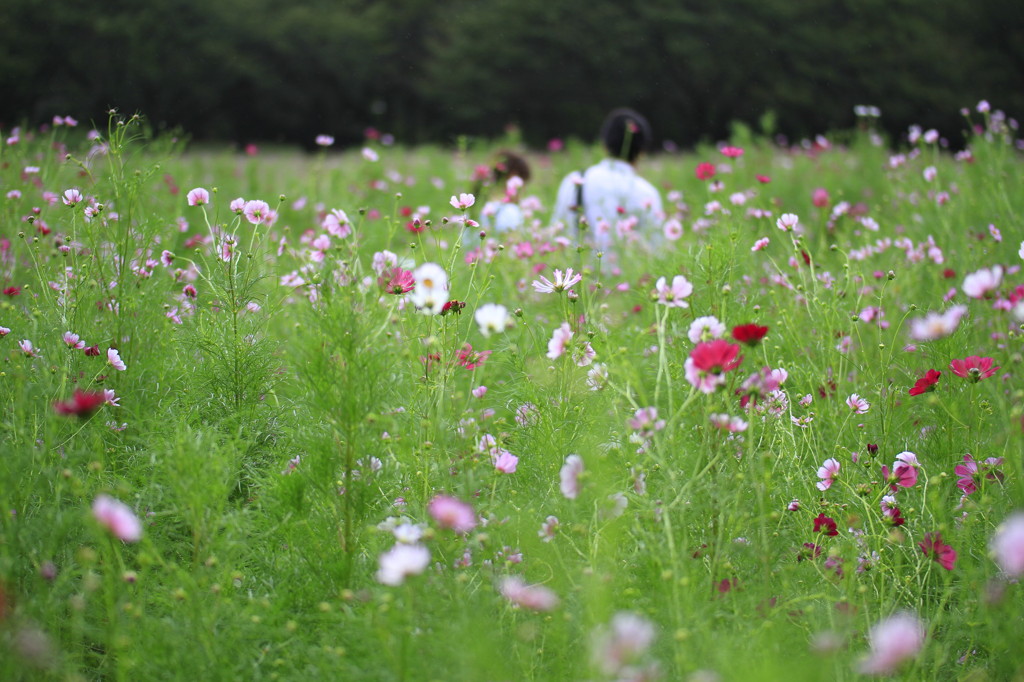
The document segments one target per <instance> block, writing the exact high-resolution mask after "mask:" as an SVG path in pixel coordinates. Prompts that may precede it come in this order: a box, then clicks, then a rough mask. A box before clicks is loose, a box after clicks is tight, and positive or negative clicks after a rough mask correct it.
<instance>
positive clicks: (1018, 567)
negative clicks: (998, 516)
mask: <svg viewBox="0 0 1024 682" xmlns="http://www.w3.org/2000/svg"><path fill="white" fill-rule="evenodd" d="M990 546H991V548H992V553H993V554H994V555H995V559H996V563H997V564H999V568H1000V569H1002V571H1003V573H1005V574H1006V575H1008V576H1009V577H1011V578H1019V577H1021V576H1022V575H1024V513H1022V512H1016V513H1014V514H1012V515H1010V516H1009V517H1007V519H1006V520H1005V521H1003V522H1002V523H1001V524H999V527H998V528H997V529H996V533H995V535H994V536H992V543H991V545H990Z"/></svg>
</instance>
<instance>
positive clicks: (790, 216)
mask: <svg viewBox="0 0 1024 682" xmlns="http://www.w3.org/2000/svg"><path fill="white" fill-rule="evenodd" d="M799 223H800V216H798V215H796V214H795V213H783V214H782V215H781V216H780V217H779V219H778V220H776V221H775V226H776V227H777V228H779V229H780V230H782V231H783V232H792V231H793V230H795V229H796V226H797V225H798V224H799Z"/></svg>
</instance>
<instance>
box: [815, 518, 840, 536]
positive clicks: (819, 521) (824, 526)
mask: <svg viewBox="0 0 1024 682" xmlns="http://www.w3.org/2000/svg"><path fill="white" fill-rule="evenodd" d="M814 532H815V533H824V534H825V535H827V536H829V537H833V536H836V535H839V529H838V528H837V527H836V522H835V519H833V518H831V517H828V516H825V515H824V514H818V516H817V517H816V518H815V519H814Z"/></svg>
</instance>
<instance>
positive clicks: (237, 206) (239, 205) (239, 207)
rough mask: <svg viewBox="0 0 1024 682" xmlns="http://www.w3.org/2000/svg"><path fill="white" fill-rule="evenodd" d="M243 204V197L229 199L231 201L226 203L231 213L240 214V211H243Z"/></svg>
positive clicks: (244, 202)
mask: <svg viewBox="0 0 1024 682" xmlns="http://www.w3.org/2000/svg"><path fill="white" fill-rule="evenodd" d="M245 204H246V201H245V199H243V198H242V197H238V198H237V199H232V200H231V203H230V204H228V208H230V209H231V211H232V212H233V213H237V214H239V215H241V214H242V213H245Z"/></svg>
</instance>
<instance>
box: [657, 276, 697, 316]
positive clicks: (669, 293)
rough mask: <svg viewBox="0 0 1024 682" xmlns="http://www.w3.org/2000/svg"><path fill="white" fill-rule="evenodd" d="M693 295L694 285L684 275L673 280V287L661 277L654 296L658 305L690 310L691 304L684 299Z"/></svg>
mask: <svg viewBox="0 0 1024 682" xmlns="http://www.w3.org/2000/svg"><path fill="white" fill-rule="evenodd" d="M692 293H693V285H692V284H690V282H689V280H687V279H686V278H685V277H683V276H682V275H676V276H675V277H673V278H672V286H669V285H668V282H667V280H666V279H665V278H664V277H659V278H658V281H657V282H656V283H655V285H654V292H652V296H654V295H656V296H657V300H658V303H660V304H662V305H667V306H669V307H675V308H689V307H690V304H689V303H687V302H686V301H684V300H683V299H684V298H686V297H687V296H689V295H690V294H692Z"/></svg>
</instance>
